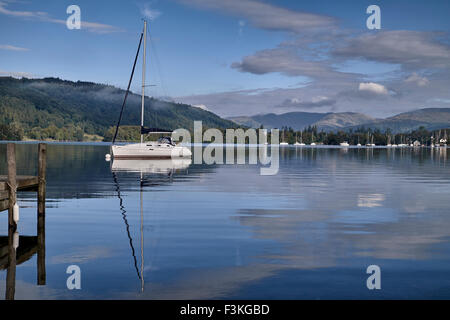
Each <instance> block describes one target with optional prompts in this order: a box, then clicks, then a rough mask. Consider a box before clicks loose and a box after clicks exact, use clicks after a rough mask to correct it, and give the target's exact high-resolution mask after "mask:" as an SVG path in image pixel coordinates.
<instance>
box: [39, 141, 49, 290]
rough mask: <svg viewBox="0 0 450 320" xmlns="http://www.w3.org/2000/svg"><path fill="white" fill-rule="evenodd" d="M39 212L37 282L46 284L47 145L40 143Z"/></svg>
mask: <svg viewBox="0 0 450 320" xmlns="http://www.w3.org/2000/svg"><path fill="white" fill-rule="evenodd" d="M38 153H39V155H38V163H39V167H38V181H39V182H38V212H37V237H38V257H37V270H38V275H37V278H38V279H37V284H38V285H45V283H46V271H45V187H46V186H45V184H46V181H45V175H46V168H47V145H46V144H44V143H40V144H39V147H38Z"/></svg>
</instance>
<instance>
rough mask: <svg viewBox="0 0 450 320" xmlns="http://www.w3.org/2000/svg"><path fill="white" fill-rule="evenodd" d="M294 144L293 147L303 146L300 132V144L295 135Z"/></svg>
mask: <svg viewBox="0 0 450 320" xmlns="http://www.w3.org/2000/svg"><path fill="white" fill-rule="evenodd" d="M295 140H296V141H295V143H294V146H304V145H305V144H304V143H303V137H302V132H300V142H298V141H297V135H296V139H295Z"/></svg>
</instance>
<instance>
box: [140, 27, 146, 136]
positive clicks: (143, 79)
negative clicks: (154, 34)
mask: <svg viewBox="0 0 450 320" xmlns="http://www.w3.org/2000/svg"><path fill="white" fill-rule="evenodd" d="M146 53H147V21H146V20H144V54H143V55H142V57H143V61H142V106H141V143H143V142H144V135H143V134H142V128H143V127H144V100H145V58H146V57H145V54H146Z"/></svg>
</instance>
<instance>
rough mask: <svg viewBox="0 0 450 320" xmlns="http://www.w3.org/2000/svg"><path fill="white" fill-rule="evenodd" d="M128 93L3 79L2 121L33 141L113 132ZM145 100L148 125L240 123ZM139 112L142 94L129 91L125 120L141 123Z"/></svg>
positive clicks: (50, 81)
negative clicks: (195, 122)
mask: <svg viewBox="0 0 450 320" xmlns="http://www.w3.org/2000/svg"><path fill="white" fill-rule="evenodd" d="M124 95H125V90H122V89H119V88H116V87H113V86H109V85H103V84H97V83H92V82H81V81H78V82H72V81H64V80H60V79H56V78H44V79H26V78H22V79H16V78H11V77H0V124H3V125H8V126H9V127H11V128H10V130H11V131H14V132H16V131H17V130H20V131H21V133H22V135H24V136H26V137H28V138H32V139H56V140H82V139H83V137H86V135H97V136H105V135H108V134H109V136H110V135H111V134H110V133H111V128H112V127H113V126H114V125H115V124H116V122H117V119H118V117H119V112H120V108H121V105H122V101H123V98H124ZM145 103H146V111H145V120H146V122H145V124H146V126H149V127H159V128H164V129H170V130H174V129H177V128H186V129H192V128H193V123H194V120H202V121H203V126H204V127H211V128H230V127H235V126H236V124H235V123H234V122H231V121H229V120H225V119H222V118H220V117H219V116H217V115H216V114H214V113H212V112H209V111H205V110H202V109H200V108H196V107H192V106H190V105H186V104H179V103H173V102H167V101H161V100H157V99H153V98H150V97H146V98H145ZM140 110H141V97H140V96H139V95H136V94H133V93H131V94H130V95H129V96H128V100H127V105H126V107H125V111H124V114H123V119H122V124H123V125H125V126H126V125H132V126H137V125H139V124H140ZM136 129H137V128H136ZM137 130H138V129H137ZM3 131H5V130H3ZM137 132H138V131H137Z"/></svg>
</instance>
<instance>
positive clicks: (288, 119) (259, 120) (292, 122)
mask: <svg viewBox="0 0 450 320" xmlns="http://www.w3.org/2000/svg"><path fill="white" fill-rule="evenodd" d="M327 114H328V113H311V112H289V113H283V114H275V113H268V114H262V115H255V116H251V117H233V118H229V120H233V121H235V122H236V123H238V124H240V125H246V126H251V127H253V128H257V127H260V126H261V125H263V126H264V128H268V129H270V128H281V127H285V126H287V127H291V128H293V129H296V130H300V129H303V128H305V127H307V126H309V125H311V124H312V123H315V122H317V121H319V120H320V119H322V118H323V117H325V116H326V115H327Z"/></svg>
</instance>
